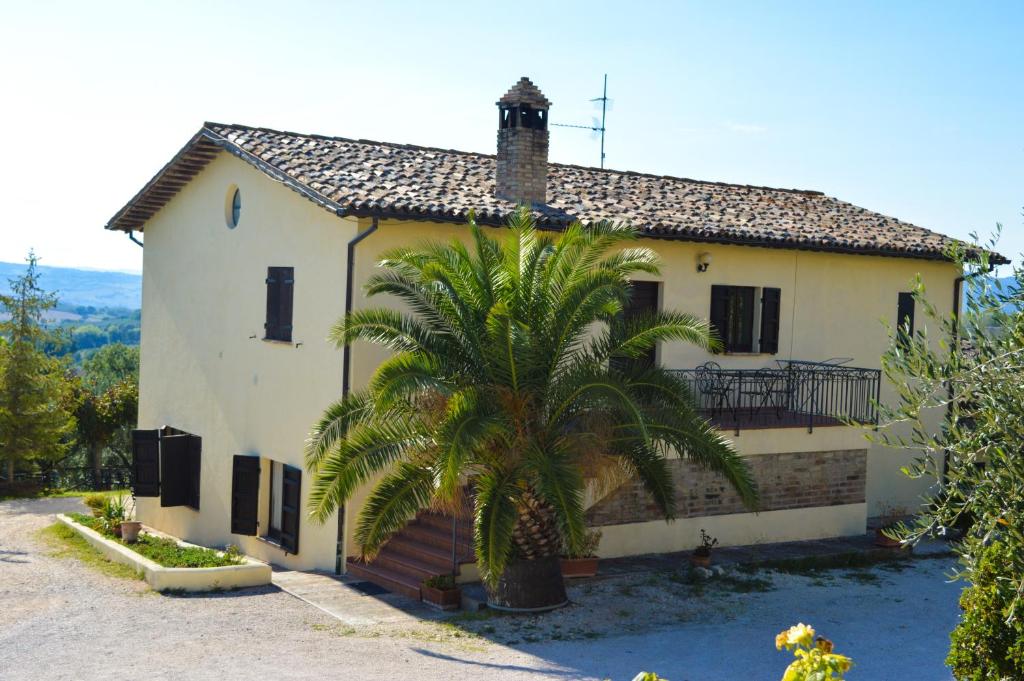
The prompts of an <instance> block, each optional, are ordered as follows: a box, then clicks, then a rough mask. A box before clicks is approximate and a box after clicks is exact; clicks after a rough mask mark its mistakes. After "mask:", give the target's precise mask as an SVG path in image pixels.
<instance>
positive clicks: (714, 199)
mask: <svg viewBox="0 0 1024 681" xmlns="http://www.w3.org/2000/svg"><path fill="white" fill-rule="evenodd" d="M219 150H225V151H227V152H228V153H231V154H234V155H236V156H238V157H240V158H242V159H243V160H245V161H247V162H248V163H250V164H252V165H254V166H256V167H257V168H259V169H260V170H262V171H263V172H265V173H267V174H268V175H270V176H271V177H273V178H275V179H277V180H279V181H281V182H283V183H284V184H286V185H287V186H289V187H290V188H292V189H293V190H295V191H297V192H299V193H300V194H302V195H303V196H305V197H306V198H308V199H309V200H311V201H314V202H316V203H318V204H320V205H321V206H323V207H324V208H326V209H328V210H331V211H334V212H336V213H337V214H338V215H358V216H379V217H393V218H404V219H413V220H415V219H419V220H437V221H444V222H463V221H465V219H466V217H467V216H468V214H469V212H470V211H471V210H474V211H475V212H476V216H477V220H478V221H479V222H481V223H484V224H497V223H502V222H503V221H504V220H505V219H506V218H507V216H508V215H509V213H510V212H511V211H512V210H513V209H514V208H515V204H513V203H512V202H509V201H505V200H501V199H498V198H496V197H495V196H494V173H495V157H494V156H491V155H486V154H476V153H468V152H462V151H453V150H445V149H434V148H428V147H418V146H413V145H407V144H392V143H386V142H372V141H367V140H352V139H344V138H340V137H324V136H320V135H304V134H297V133H291V132H280V131H276V130H269V129H265V128H253V127H248V126H243V125H224V124H220V123H207V124H205V125H204V127H203V129H202V130H200V131H199V133H197V134H196V136H195V137H193V138H192V140H190V141H189V143H188V144H187V145H186V146H185V147H184V148H183V149H182V150H181V151H180V152H179V153H178V155H177V156H175V157H174V158H173V159H172V160H171V161H170V162H169V163H168V164H167V166H165V167H164V168H163V169H162V170H161V171H160V173H158V174H157V175H156V176H155V177H154V178H153V179H152V180H151V181H150V182H149V183H148V184H147V185H146V186H145V187H143V189H142V190H141V191H140V192H139V193H138V194H137V195H136V196H135V197H134V198H133V199H132V201H131V202H129V203H128V204H127V205H126V206H125V207H124V208H122V209H121V211H119V212H118V214H117V215H115V216H114V217H113V218H112V219H111V220H110V222H109V223H108V224H107V228H108V229H120V230H125V231H128V230H140V229H142V228H143V225H144V224H145V222H146V220H148V219H149V217H151V216H152V215H153V214H155V213H156V212H157V211H158V210H159V209H160V207H161V206H162V205H163V204H164V203H166V201H168V200H169V199H170V197H171V196H173V195H174V193H176V192H177V191H178V190H179V189H180V188H181V186H184V184H185V183H187V182H188V181H189V180H190V179H191V177H193V176H194V175H195V174H196V173H197V172H198V171H199V170H201V169H202V166H203V165H205V163H207V162H209V160H211V159H212V158H213V156H214V155H215V154H216V153H217V152H218V151H219ZM548 201H549V202H548V204H546V205H536V206H534V212H535V214H536V216H537V218H538V221H539V222H540V223H541V224H543V225H544V226H549V227H558V226H564V225H565V224H567V223H569V222H571V221H573V220H576V219H579V220H580V221H582V222H583V223H588V222H593V221H598V220H616V221H628V222H629V223H631V224H633V225H635V226H636V227H638V228H639V229H641V230H643V232H644V233H646V234H647V235H648V236H651V237H658V238H673V239H682V240H687V241H707V242H718V243H739V244H749V245H757V246H768V247H780V248H798V249H814V250H826V251H838V252H847V253H863V254H875V255H891V256H901V257H914V258H928V259H941V258H943V253H944V249H945V248H946V247H947V245H949V244H950V243H952V242H953V239H951V238H949V237H945V236H943V235H941V234H937V233H935V232H932V231H929V230H927V229H923V228H921V227H917V226H915V225H912V224H909V223H906V222H903V221H900V220H897V219H895V218H891V217H887V216H885V215H880V214H878V213H873V212H871V211H869V210H865V209H864V208H859V207H857V206H854V205H852V204H850V203H846V202H845V201H840V200H838V199H834V198H832V197H829V196H825V195H824V194H822V193H821V192H815V191H803V190H794V189H772V188H768V187H753V186H745V185H735V184H725V183H719V182H702V181H697V180H690V179H685V178H679V177H668V176H659V175H648V174H644V173H636V172H622V171H615V170H601V169H597V168H585V167H580V166H572V165H563V164H559V163H551V164H549V166H548ZM997 259H998V260H999V261H1000V262H1002V261H1003V260H1004V259H1003V258H1002V256H998V258H997Z"/></svg>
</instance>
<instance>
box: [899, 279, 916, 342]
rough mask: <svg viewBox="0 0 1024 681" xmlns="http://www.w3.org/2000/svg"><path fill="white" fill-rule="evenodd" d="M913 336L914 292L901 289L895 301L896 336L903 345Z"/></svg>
mask: <svg viewBox="0 0 1024 681" xmlns="http://www.w3.org/2000/svg"><path fill="white" fill-rule="evenodd" d="M913 336H914V294H913V293H908V292H906V291H901V292H900V294H899V297H898V299H897V301H896V337H897V338H898V339H899V342H900V343H903V344H904V345H905V344H907V343H909V341H910V339H911V338H913Z"/></svg>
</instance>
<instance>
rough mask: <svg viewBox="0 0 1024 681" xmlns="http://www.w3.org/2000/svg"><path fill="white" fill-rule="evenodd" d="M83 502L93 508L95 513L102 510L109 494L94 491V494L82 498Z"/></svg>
mask: <svg viewBox="0 0 1024 681" xmlns="http://www.w3.org/2000/svg"><path fill="white" fill-rule="evenodd" d="M82 503H83V504H85V505H86V506H88V507H89V508H91V509H92V511H93V513H97V514H98V513H99V512H102V510H103V506H104V505H105V504H106V503H107V495H106V494H103V493H102V492H93V493H92V494H86V495H85V496H84V497H83V498H82Z"/></svg>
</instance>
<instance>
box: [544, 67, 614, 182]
mask: <svg viewBox="0 0 1024 681" xmlns="http://www.w3.org/2000/svg"><path fill="white" fill-rule="evenodd" d="M590 101H592V102H594V105H595V106H597V103H598V102H600V103H601V121H600V123H599V122H598V120H597V118H596V117H595V118H594V121H593V123H592V124H591V125H572V124H569V123H552V124H551V125H554V126H558V127H559V128H580V129H582V130H590V131H592V132H593V133H594V134H595V135H596V134H597V133H600V134H601V167H602V168H604V132H605V125H604V122H605V117H606V116H607V115H608V105H609V103H610V102H611V101H612V100H610V99H608V74H607V73H606V74H604V89H603V90H602V91H601V96H600V97H594V98H593V99H592V100H590Z"/></svg>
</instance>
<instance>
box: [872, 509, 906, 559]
mask: <svg viewBox="0 0 1024 681" xmlns="http://www.w3.org/2000/svg"><path fill="white" fill-rule="evenodd" d="M906 515H907V509H905V508H902V507H899V506H884V507H883V508H882V514H881V515H880V516H879V517H878V521H879V522H878V527H876V528H875V546H880V547H882V548H885V549H898V548H900V547H902V546H903V543H902V542H900V540H899V539H893V538H892V537H890V536H889V535H891V534H894V533H896V532H897V531H898V530H899V529H900V526H901V525H902V524H903V518H904V517H905V516H906Z"/></svg>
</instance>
